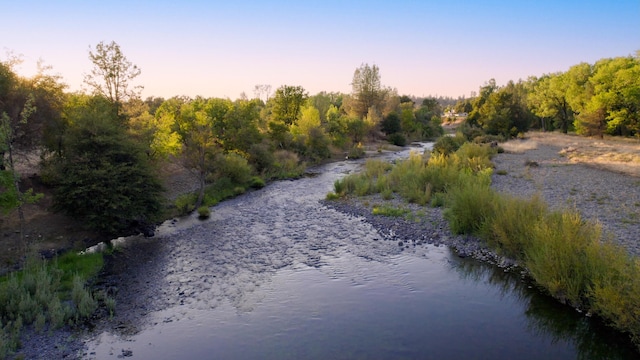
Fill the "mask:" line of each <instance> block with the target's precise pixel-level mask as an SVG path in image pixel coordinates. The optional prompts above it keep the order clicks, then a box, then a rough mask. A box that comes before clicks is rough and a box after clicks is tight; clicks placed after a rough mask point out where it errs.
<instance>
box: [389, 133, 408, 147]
mask: <svg viewBox="0 0 640 360" xmlns="http://www.w3.org/2000/svg"><path fill="white" fill-rule="evenodd" d="M387 141H389V142H390V143H392V144H393V145H397V146H405V145H407V138H406V137H404V135H402V134H400V133H395V134H391V135H389V136H387Z"/></svg>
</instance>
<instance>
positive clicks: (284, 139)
mask: <svg viewBox="0 0 640 360" xmlns="http://www.w3.org/2000/svg"><path fill="white" fill-rule="evenodd" d="M308 97H309V96H308V94H307V92H306V91H305V90H304V88H303V87H302V86H288V85H284V86H281V87H279V88H278V89H277V90H276V93H275V95H274V96H273V97H272V98H271V99H270V100H269V103H270V107H271V116H270V119H269V133H270V135H271V138H272V140H273V141H274V142H275V143H276V144H278V146H279V147H280V148H286V147H288V143H289V142H290V141H289V136H288V135H287V134H288V132H289V128H290V126H291V125H293V124H295V123H296V121H297V120H298V117H299V116H300V110H301V109H302V106H303V105H304V104H305V102H306V101H307V99H308Z"/></svg>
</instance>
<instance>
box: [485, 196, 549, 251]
mask: <svg viewBox="0 0 640 360" xmlns="http://www.w3.org/2000/svg"><path fill="white" fill-rule="evenodd" d="M494 206H495V213H496V214H499V215H498V216H496V217H495V218H494V219H493V222H492V223H491V226H490V228H489V229H488V233H487V234H486V235H487V236H486V239H487V243H488V244H489V245H490V246H491V247H492V248H494V249H497V251H498V252H499V253H501V254H503V255H505V256H508V257H510V258H512V259H517V260H520V261H523V260H524V258H525V257H524V251H525V249H527V248H528V247H530V246H531V245H532V241H533V225H534V224H536V223H537V222H539V221H541V220H542V219H543V218H544V217H545V216H546V214H547V213H548V207H547V205H546V204H545V203H544V201H543V200H542V199H541V198H540V197H539V196H534V197H533V198H532V199H522V198H518V197H513V196H508V195H502V196H500V197H497V198H496V201H495V203H494Z"/></svg>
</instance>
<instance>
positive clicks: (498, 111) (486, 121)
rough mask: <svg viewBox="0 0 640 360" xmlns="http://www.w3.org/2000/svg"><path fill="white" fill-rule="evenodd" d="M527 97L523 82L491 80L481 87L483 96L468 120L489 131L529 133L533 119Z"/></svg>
mask: <svg viewBox="0 0 640 360" xmlns="http://www.w3.org/2000/svg"><path fill="white" fill-rule="evenodd" d="M526 98H527V88H526V84H525V83H524V82H522V81H520V82H518V83H514V82H513V81H510V82H509V83H508V84H507V85H506V86H504V87H498V86H497V85H496V83H495V80H494V79H491V80H490V81H489V82H488V84H486V85H485V86H484V87H482V88H481V89H480V96H478V97H477V98H476V99H475V101H474V102H473V110H472V111H471V113H470V114H469V116H468V117H467V122H468V123H469V124H470V125H475V126H479V127H481V128H482V129H483V130H484V131H485V132H487V133H488V134H492V135H502V136H504V137H505V138H510V137H515V136H516V135H517V134H518V133H520V132H526V131H527V130H528V129H529V126H530V124H531V122H532V120H533V115H532V114H531V112H530V110H529V108H528V107H527V102H526Z"/></svg>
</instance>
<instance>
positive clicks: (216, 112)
mask: <svg viewBox="0 0 640 360" xmlns="http://www.w3.org/2000/svg"><path fill="white" fill-rule="evenodd" d="M225 106H226V105H225V104H222V103H220V102H218V101H216V100H209V101H207V100H206V99H204V98H196V99H195V100H192V101H190V102H186V103H184V104H182V105H181V106H180V111H179V112H178V113H177V114H176V118H175V123H174V131H175V132H176V133H177V134H178V135H179V136H180V140H181V142H182V148H183V150H182V156H183V160H184V164H185V167H186V168H187V169H190V170H191V171H193V172H194V173H195V174H196V176H197V177H198V182H199V191H198V198H197V200H196V204H195V206H194V208H196V209H197V208H198V207H200V205H201V204H202V201H203V200H204V191H205V186H206V180H207V177H208V176H209V175H210V174H211V173H212V168H211V163H213V161H214V159H215V156H216V155H217V154H218V153H220V152H221V151H222V150H221V148H222V147H221V143H220V140H219V139H218V137H217V135H216V133H215V132H214V121H215V120H216V118H219V117H222V116H224V115H225V114H226V111H228V109H226V110H225Z"/></svg>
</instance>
